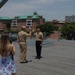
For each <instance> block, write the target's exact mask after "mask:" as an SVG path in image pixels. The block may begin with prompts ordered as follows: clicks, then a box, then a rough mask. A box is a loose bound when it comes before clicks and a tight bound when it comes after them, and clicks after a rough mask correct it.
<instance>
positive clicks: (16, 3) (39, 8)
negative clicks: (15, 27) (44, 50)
mask: <svg viewBox="0 0 75 75" xmlns="http://www.w3.org/2000/svg"><path fill="white" fill-rule="evenodd" d="M34 11H36V12H37V13H38V14H39V15H43V17H44V18H45V19H46V20H48V21H51V20H53V19H57V20H65V16H66V15H68V16H71V15H75V0H8V2H7V3H6V4H5V5H4V6H3V7H2V8H1V9H0V16H8V17H11V18H13V17H14V16H22V15H32V14H33V12H34Z"/></svg>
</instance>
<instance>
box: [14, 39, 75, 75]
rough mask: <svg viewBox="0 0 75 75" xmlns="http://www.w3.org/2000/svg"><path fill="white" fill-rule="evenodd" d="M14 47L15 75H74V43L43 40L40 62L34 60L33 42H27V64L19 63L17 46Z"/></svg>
mask: <svg viewBox="0 0 75 75" xmlns="http://www.w3.org/2000/svg"><path fill="white" fill-rule="evenodd" d="M13 43H14V44H15V46H16V54H15V63H16V66H17V75H75V41H66V40H60V41H57V40H49V39H47V40H45V42H44V44H43V48H42V56H43V58H41V59H40V60H38V59H35V56H36V54H35V47H34V40H29V39H28V40H27V60H28V61H29V62H28V63H22V64H20V63H19V46H18V43H17V42H13Z"/></svg>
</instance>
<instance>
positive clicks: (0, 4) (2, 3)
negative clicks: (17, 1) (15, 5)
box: [0, 0, 8, 9]
mask: <svg viewBox="0 0 75 75" xmlns="http://www.w3.org/2000/svg"><path fill="white" fill-rule="evenodd" d="M7 1H8V0H0V9H1V8H2V6H3V5H4V4H5V3H6V2H7Z"/></svg>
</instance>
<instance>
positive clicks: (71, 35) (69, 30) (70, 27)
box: [61, 23, 75, 40]
mask: <svg viewBox="0 0 75 75" xmlns="http://www.w3.org/2000/svg"><path fill="white" fill-rule="evenodd" d="M61 33H62V35H61V37H63V38H65V39H68V40H72V39H75V23H70V24H66V25H64V26H62V27H61Z"/></svg>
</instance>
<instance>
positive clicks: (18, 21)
mask: <svg viewBox="0 0 75 75" xmlns="http://www.w3.org/2000/svg"><path fill="white" fill-rule="evenodd" d="M7 23H10V25H11V26H10V27H11V28H10V29H11V30H20V28H21V26H26V27H31V28H32V29H35V28H36V26H38V25H41V24H44V23H45V19H44V18H43V16H40V15H38V14H37V12H34V13H33V15H30V16H15V17H14V18H13V19H10V18H9V17H0V30H4V29H6V25H7Z"/></svg>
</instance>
